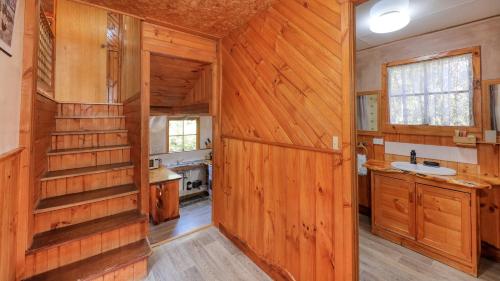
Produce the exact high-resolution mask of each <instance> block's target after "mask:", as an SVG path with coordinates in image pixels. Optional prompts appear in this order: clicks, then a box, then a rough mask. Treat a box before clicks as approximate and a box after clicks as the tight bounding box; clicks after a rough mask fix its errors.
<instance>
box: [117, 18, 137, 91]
mask: <svg viewBox="0 0 500 281" xmlns="http://www.w3.org/2000/svg"><path fill="white" fill-rule="evenodd" d="M122 34H123V35H122V36H123V39H122V40H123V41H122V60H121V62H122V64H121V79H120V82H121V85H120V92H121V93H120V101H125V100H127V99H128V98H131V97H133V96H135V95H137V94H139V93H140V92H141V73H140V71H137V69H138V67H139V65H140V64H141V21H140V20H139V19H136V18H133V17H130V16H125V15H123V30H122Z"/></svg>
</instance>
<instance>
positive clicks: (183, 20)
mask: <svg viewBox="0 0 500 281" xmlns="http://www.w3.org/2000/svg"><path fill="white" fill-rule="evenodd" d="M275 1H276V0H79V2H87V3H91V4H94V5H98V6H101V7H105V8H108V9H113V10H116V11H121V12H124V13H127V14H130V15H135V16H138V17H141V18H144V19H146V20H149V21H152V22H156V23H164V24H165V25H168V26H175V27H178V28H181V29H184V30H190V31H194V32H197V33H201V34H205V35H210V36H213V37H224V36H225V35H226V34H228V33H229V31H231V30H233V29H235V28H238V27H240V26H242V25H243V24H245V23H246V22H247V21H248V20H249V19H250V18H251V17H252V16H254V15H255V14H256V13H257V12H259V11H262V10H265V9H266V8H268V7H269V6H270V5H271V4H272V3H274V2H275Z"/></svg>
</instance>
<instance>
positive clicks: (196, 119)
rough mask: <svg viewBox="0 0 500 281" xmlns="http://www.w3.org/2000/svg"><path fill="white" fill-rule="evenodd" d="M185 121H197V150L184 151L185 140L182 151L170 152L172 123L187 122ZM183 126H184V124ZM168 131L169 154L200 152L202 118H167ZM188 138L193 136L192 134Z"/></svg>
mask: <svg viewBox="0 0 500 281" xmlns="http://www.w3.org/2000/svg"><path fill="white" fill-rule="evenodd" d="M185 120H194V121H196V148H195V149H194V150H184V140H183V146H182V151H173V152H170V121H185ZM182 126H184V124H183V125H182ZM166 131H167V154H173V153H182V152H190V151H196V150H200V117H167V129H166ZM175 136H177V135H175ZM182 136H186V135H185V134H183V135H182ZM188 136H192V134H189V135H188Z"/></svg>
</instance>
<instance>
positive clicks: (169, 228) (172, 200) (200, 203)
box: [143, 34, 215, 246]
mask: <svg viewBox="0 0 500 281" xmlns="http://www.w3.org/2000/svg"><path fill="white" fill-rule="evenodd" d="M173 36H175V34H173ZM145 57H146V58H144V57H143V60H145V59H147V60H148V62H147V63H146V64H147V65H148V67H149V91H150V118H149V143H150V145H149V163H150V170H149V183H150V188H149V192H150V200H149V206H150V207H149V209H150V230H149V235H148V236H149V240H150V242H151V244H152V245H153V246H155V245H159V244H162V243H165V242H168V241H171V240H172V239H175V238H178V237H180V236H184V235H186V234H189V233H192V232H194V231H198V230H200V229H203V228H205V227H208V226H210V225H211V224H212V175H213V169H212V159H213V153H214V151H213V150H212V149H213V127H214V125H215V124H214V122H213V120H214V118H213V115H214V114H213V112H212V111H211V108H212V106H211V103H212V97H213V92H214V88H215V87H214V86H215V85H214V80H215V79H214V78H213V77H214V62H213V61H209V60H203V58H201V59H200V58H189V55H186V54H181V55H179V54H175V53H169V52H166V53H158V52H151V53H149V54H148V55H146V56H145ZM143 63H144V61H143Z"/></svg>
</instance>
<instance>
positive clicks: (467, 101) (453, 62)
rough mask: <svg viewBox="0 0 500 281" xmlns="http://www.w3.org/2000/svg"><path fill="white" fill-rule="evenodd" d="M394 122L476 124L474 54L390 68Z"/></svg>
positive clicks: (450, 124)
mask: <svg viewBox="0 0 500 281" xmlns="http://www.w3.org/2000/svg"><path fill="white" fill-rule="evenodd" d="M387 75H388V77H387V89H388V96H389V114H390V122H391V124H401V125H433V126H473V125H474V120H473V112H472V99H473V87H472V80H473V76H472V55H471V54H466V55H460V56H454V57H447V58H442V59H436V60H431V61H425V62H419V63H413V64H406V65H399V66H393V67H389V68H388V69H387Z"/></svg>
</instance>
